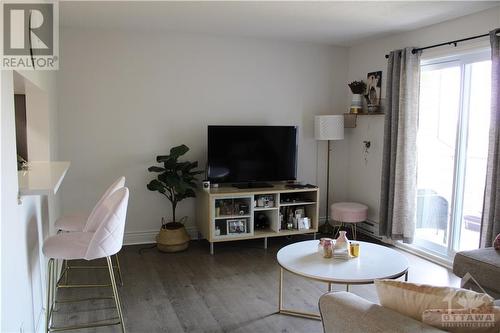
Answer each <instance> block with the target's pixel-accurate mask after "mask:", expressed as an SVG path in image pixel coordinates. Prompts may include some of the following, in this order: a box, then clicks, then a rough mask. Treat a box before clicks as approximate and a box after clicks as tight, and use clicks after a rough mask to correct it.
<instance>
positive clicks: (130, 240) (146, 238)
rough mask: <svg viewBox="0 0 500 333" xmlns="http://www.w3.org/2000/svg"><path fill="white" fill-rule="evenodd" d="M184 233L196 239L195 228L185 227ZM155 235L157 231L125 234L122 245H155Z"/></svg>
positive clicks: (196, 231) (196, 232)
mask: <svg viewBox="0 0 500 333" xmlns="http://www.w3.org/2000/svg"><path fill="white" fill-rule="evenodd" d="M186 231H187V233H188V234H189V236H191V239H198V229H196V227H186ZM156 235H158V230H151V231H130V232H126V233H125V235H124V237H123V245H137V244H151V243H156Z"/></svg>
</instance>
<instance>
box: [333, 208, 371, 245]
mask: <svg viewBox="0 0 500 333" xmlns="http://www.w3.org/2000/svg"><path fill="white" fill-rule="evenodd" d="M330 213H331V214H330V215H331V217H332V220H333V221H335V222H339V223H340V226H339V227H338V229H337V231H336V232H335V233H334V237H336V236H337V232H338V231H339V230H340V228H341V227H343V226H344V225H346V224H349V225H350V226H351V232H352V235H353V237H354V239H356V236H357V235H356V223H359V222H364V221H366V219H367V217H368V206H367V205H363V204H360V203H357V202H336V203H334V204H332V205H331V206H330Z"/></svg>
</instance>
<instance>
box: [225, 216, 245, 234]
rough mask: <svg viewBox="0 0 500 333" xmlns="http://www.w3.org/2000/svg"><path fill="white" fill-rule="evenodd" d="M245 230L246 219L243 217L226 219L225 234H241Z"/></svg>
mask: <svg viewBox="0 0 500 333" xmlns="http://www.w3.org/2000/svg"><path fill="white" fill-rule="evenodd" d="M246 232H247V221H246V220H245V219H234V220H227V234H228V235H241V234H245V233H246Z"/></svg>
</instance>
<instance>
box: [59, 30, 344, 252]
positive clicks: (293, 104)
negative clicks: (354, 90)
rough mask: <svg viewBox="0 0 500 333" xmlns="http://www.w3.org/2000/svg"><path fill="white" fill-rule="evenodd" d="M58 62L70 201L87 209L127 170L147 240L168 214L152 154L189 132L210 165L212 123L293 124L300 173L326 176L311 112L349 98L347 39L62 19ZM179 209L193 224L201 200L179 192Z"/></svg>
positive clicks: (129, 235) (71, 206)
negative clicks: (333, 42) (152, 187)
mask: <svg viewBox="0 0 500 333" xmlns="http://www.w3.org/2000/svg"><path fill="white" fill-rule="evenodd" d="M60 65H61V66H60V68H61V69H60V70H59V73H58V74H59V76H58V84H59V95H60V98H59V111H60V112H59V119H58V120H59V124H60V127H59V128H60V132H59V135H60V153H61V159H63V160H70V161H71V162H72V167H71V169H70V170H69V172H68V175H67V177H66V179H65V181H64V183H63V185H62V189H61V190H62V194H63V195H62V197H63V199H62V202H63V211H64V212H70V211H74V210H90V209H91V207H92V205H93V204H94V203H95V202H96V201H97V200H98V198H99V196H100V195H101V194H102V192H103V191H104V190H105V188H106V187H107V185H109V184H111V182H112V181H113V180H114V179H115V178H116V177H118V176H119V175H124V176H125V177H126V178H127V186H128V187H129V188H130V190H131V196H130V203H129V210H128V220H127V226H126V241H127V240H128V241H129V242H130V241H143V240H146V239H147V240H152V239H153V238H152V236H153V235H154V234H155V233H157V231H158V229H159V227H160V217H161V216H164V215H170V204H169V202H168V201H166V200H165V199H164V198H163V197H162V196H161V195H159V194H158V193H153V192H149V191H148V190H147V189H146V184H147V182H148V181H149V180H150V179H151V178H152V175H151V174H149V173H148V172H147V168H148V166H150V165H153V164H154V162H155V156H156V155H158V154H164V153H167V152H168V150H169V149H170V147H172V146H175V145H178V144H182V143H184V144H186V145H188V146H189V147H190V148H191V151H190V152H189V153H188V154H187V156H186V157H187V158H188V159H190V160H198V161H199V162H200V165H201V166H203V165H204V164H205V161H206V128H207V125H208V124H222V125H223V124H235V125H236V124H242V125H247V124H256V125H298V126H299V128H300V129H299V133H300V148H299V157H300V160H299V168H298V178H299V179H300V180H302V181H305V182H310V183H318V182H319V183H320V184H322V183H324V177H323V175H324V169H323V168H324V166H323V165H324V157H323V156H325V155H326V150H325V149H326V147H325V146H324V145H323V143H321V144H320V151H319V152H318V150H317V142H316V141H315V140H314V136H313V135H314V134H313V116H314V115H315V114H329V113H332V112H333V111H334V110H337V109H339V108H341V107H343V105H344V104H345V96H346V93H347V88H346V86H345V81H346V76H347V50H346V49H343V48H335V47H329V46H320V45H314V44H306V43H292V42H277V41H273V40H265V39H260V40H259V39H252V38H233V37H217V36H208V35H183V34H168V33H160V32H158V33H150V32H144V33H141V32H130V31H103V30H95V31H81V30H73V29H69V28H64V29H63V31H62V34H61V64H60ZM318 153H319V154H320V156H321V157H320V164H319V165H318V163H317V159H318V158H317V154H318ZM318 176H319V179H317V177H318ZM323 197H324V196H323ZM184 215H187V216H189V219H190V222H189V225H188V227H190V226H192V225H193V224H194V219H195V212H194V200H187V201H184V202H182V203H180V207H179V213H178V216H184ZM191 230H192V229H191ZM144 233H146V235H144Z"/></svg>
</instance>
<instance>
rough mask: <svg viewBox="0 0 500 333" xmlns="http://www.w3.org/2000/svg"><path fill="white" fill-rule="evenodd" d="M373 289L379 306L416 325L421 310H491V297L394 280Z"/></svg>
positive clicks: (380, 283) (464, 290)
mask: <svg viewBox="0 0 500 333" xmlns="http://www.w3.org/2000/svg"><path fill="white" fill-rule="evenodd" d="M375 286H376V288H377V294H378V298H379V300H380V304H381V305H382V306H384V307H386V308H389V309H392V310H394V311H396V312H399V313H401V314H403V315H406V316H408V317H412V318H413V319H416V320H418V321H422V316H423V314H424V311H425V310H431V309H470V308H477V307H482V306H493V298H492V297H491V296H489V295H487V294H481V293H477V292H475V291H471V290H466V289H461V288H452V287H435V286H429V285H423V284H416V283H409V282H402V281H395V280H377V281H375Z"/></svg>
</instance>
